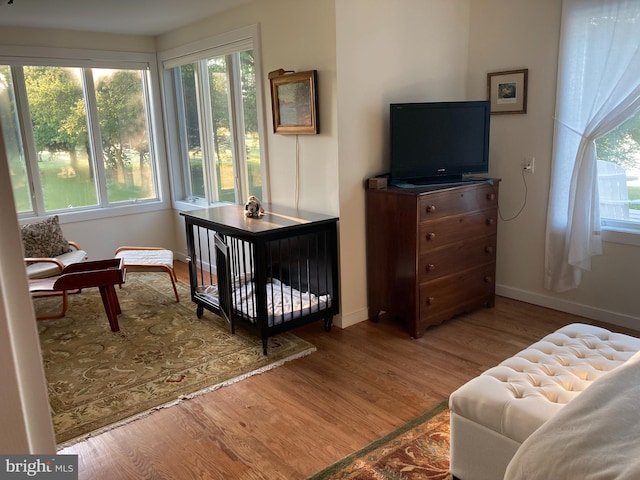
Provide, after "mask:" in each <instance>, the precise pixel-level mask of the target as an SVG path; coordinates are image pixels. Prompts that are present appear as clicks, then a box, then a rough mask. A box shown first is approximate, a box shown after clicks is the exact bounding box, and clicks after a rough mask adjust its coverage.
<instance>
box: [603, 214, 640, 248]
mask: <svg viewBox="0 0 640 480" xmlns="http://www.w3.org/2000/svg"><path fill="white" fill-rule="evenodd" d="M601 226H602V240H603V241H605V242H611V243H621V244H623V245H634V246H636V247H640V230H639V229H637V228H625V227H620V226H613V225H606V224H605V220H602V221H601Z"/></svg>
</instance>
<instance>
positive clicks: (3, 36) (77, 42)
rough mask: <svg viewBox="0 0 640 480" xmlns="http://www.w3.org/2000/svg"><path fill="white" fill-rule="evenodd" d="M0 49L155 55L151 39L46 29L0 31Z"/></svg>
mask: <svg viewBox="0 0 640 480" xmlns="http://www.w3.org/2000/svg"><path fill="white" fill-rule="evenodd" d="M0 45H20V46H27V47H50V48H83V49H89V50H114V51H121V52H137V53H152V52H155V51H156V41H155V38H154V37H149V36H146V35H115V34H109V33H91V32H80V31H75V30H49V29H46V28H22V27H21V28H11V27H2V28H0Z"/></svg>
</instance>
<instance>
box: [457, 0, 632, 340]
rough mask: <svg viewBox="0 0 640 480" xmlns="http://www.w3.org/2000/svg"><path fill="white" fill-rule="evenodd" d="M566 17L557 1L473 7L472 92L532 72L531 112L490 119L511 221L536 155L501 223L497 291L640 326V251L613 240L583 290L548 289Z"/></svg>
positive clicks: (494, 1) (502, 0) (495, 165)
mask: <svg viewBox="0 0 640 480" xmlns="http://www.w3.org/2000/svg"><path fill="white" fill-rule="evenodd" d="M560 17H561V2H559V1H558V0H537V1H536V2H531V1H528V0H480V1H478V0H473V1H472V2H471V24H470V30H469V31H470V42H469V45H470V47H469V94H470V95H472V96H475V95H481V94H482V93H483V92H485V91H486V75H487V73H488V72H495V71H503V70H511V69H520V68H528V69H529V89H528V100H529V101H528V109H527V113H526V114H525V115H498V116H496V115H494V116H492V119H491V121H492V125H491V151H490V162H491V173H492V174H493V175H494V176H496V177H500V178H502V182H501V186H500V209H501V212H502V215H503V216H504V217H505V218H510V217H513V216H514V215H515V214H516V213H517V211H518V210H519V208H520V206H521V205H522V202H523V200H524V198H525V189H524V184H523V180H522V176H521V168H522V163H523V160H524V157H525V156H533V157H535V158H536V160H535V173H534V174H532V175H526V180H527V186H528V195H527V203H526V206H525V208H524V210H523V211H522V213H521V214H520V216H518V218H516V219H515V220H512V221H509V222H505V221H501V222H500V224H499V226H498V271H497V275H496V279H497V283H498V287H497V288H498V293H500V294H502V295H505V296H510V297H514V298H518V299H521V300H525V301H529V302H531V303H536V304H540V305H546V306H549V307H552V308H557V309H559V310H564V311H568V312H572V313H576V314H581V315H585V316H588V317H590V318H594V319H598V320H602V321H607V322H611V323H616V324H619V325H624V326H629V327H632V328H640V317H639V313H638V312H640V295H638V287H637V272H639V271H640V247H637V246H630V245H621V244H616V243H611V242H606V243H605V244H604V255H602V256H599V257H595V258H594V260H593V266H592V271H591V272H589V273H587V274H586V275H584V277H583V283H582V285H581V286H580V288H578V289H577V290H574V291H570V292H567V293H563V294H556V293H552V292H550V291H547V290H545V289H544V286H543V274H544V240H545V228H546V226H545V223H546V215H547V198H548V194H549V184H550V182H549V178H550V172H551V154H552V142H553V115H554V109H555V82H556V75H557V61H558V45H559V33H560Z"/></svg>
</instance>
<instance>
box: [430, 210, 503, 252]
mask: <svg viewBox="0 0 640 480" xmlns="http://www.w3.org/2000/svg"><path fill="white" fill-rule="evenodd" d="M497 217H498V212H497V211H496V210H495V209H494V210H486V211H482V212H476V213H472V214H470V215H458V216H457V217H447V218H442V219H439V220H434V221H432V222H426V223H422V224H421V225H420V253H426V252H428V251H430V250H432V249H434V248H438V247H443V246H445V245H448V244H450V243H454V242H461V241H463V240H467V239H470V238H477V237H485V236H490V235H495V234H496V232H497V231H498V218H497Z"/></svg>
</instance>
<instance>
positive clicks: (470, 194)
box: [418, 185, 498, 222]
mask: <svg viewBox="0 0 640 480" xmlns="http://www.w3.org/2000/svg"><path fill="white" fill-rule="evenodd" d="M497 191H498V190H497V188H494V187H493V186H492V185H483V186H480V187H477V186H476V187H475V188H472V187H468V188H462V189H454V190H452V191H446V192H441V193H435V194H429V195H421V196H420V198H419V201H418V203H419V205H418V207H419V209H420V212H419V213H420V221H421V222H424V221H427V220H431V219H436V218H441V217H447V216H449V215H458V214H461V213H469V212H472V211H474V210H486V209H490V208H496V207H497V206H498V194H497Z"/></svg>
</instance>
